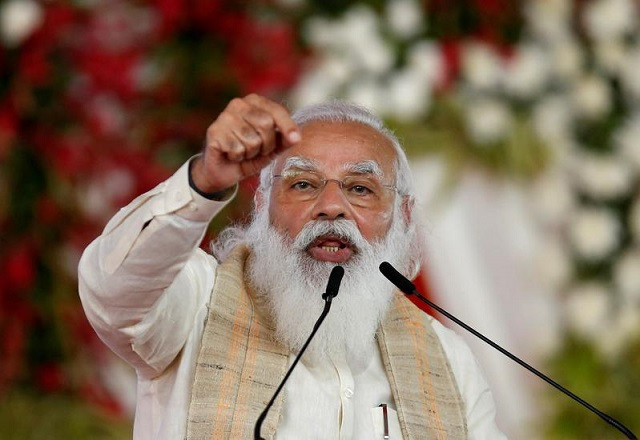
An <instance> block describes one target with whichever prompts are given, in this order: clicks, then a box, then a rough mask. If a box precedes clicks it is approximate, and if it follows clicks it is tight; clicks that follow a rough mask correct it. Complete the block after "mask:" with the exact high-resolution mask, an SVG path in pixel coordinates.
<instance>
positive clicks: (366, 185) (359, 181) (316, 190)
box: [274, 172, 387, 208]
mask: <svg viewBox="0 0 640 440" xmlns="http://www.w3.org/2000/svg"><path fill="white" fill-rule="evenodd" d="M274 178H279V179H280V180H281V183H282V185H281V187H280V189H279V192H280V194H281V196H282V197H283V198H284V199H285V200H286V201H289V202H302V201H307V200H312V199H315V198H316V197H318V195H319V194H320V192H321V191H322V190H323V189H324V187H325V186H326V185H327V184H328V183H329V182H335V183H337V184H338V185H339V186H340V189H341V190H342V193H343V194H344V196H345V197H346V199H347V200H348V201H349V203H351V204H352V205H354V206H361V207H366V208H375V207H378V206H380V205H382V204H383V203H385V202H386V191H385V190H386V189H387V188H386V187H385V186H384V185H383V184H382V183H381V182H380V181H379V180H378V179H377V178H375V177H373V176H347V177H345V178H343V179H342V180H337V179H325V178H324V177H322V176H320V175H318V174H315V173H310V172H293V173H289V174H286V175H276V176H274Z"/></svg>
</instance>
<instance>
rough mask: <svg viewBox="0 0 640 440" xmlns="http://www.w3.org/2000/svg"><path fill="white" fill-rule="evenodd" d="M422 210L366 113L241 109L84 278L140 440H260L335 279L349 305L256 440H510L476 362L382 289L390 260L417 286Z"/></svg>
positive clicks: (403, 162) (102, 248) (83, 265)
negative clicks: (228, 221)
mask: <svg viewBox="0 0 640 440" xmlns="http://www.w3.org/2000/svg"><path fill="white" fill-rule="evenodd" d="M258 172H261V174H260V186H259V188H258V190H257V192H256V195H255V212H254V215H253V218H252V220H251V222H250V224H249V225H248V227H246V228H238V227H231V228H229V229H227V230H226V231H225V232H224V233H223V234H222V236H221V239H220V241H219V242H218V243H217V245H216V246H215V247H216V249H215V252H214V253H215V254H216V257H217V259H216V258H214V257H212V256H211V255H209V254H207V253H205V252H203V251H202V250H200V249H199V248H198V244H199V243H200V241H201V239H202V237H203V234H204V232H205V230H206V229H207V226H208V224H209V222H210V220H211V219H212V218H213V216H214V215H215V214H216V213H217V212H219V211H220V210H221V208H222V207H224V205H225V203H226V202H227V201H228V200H229V199H230V198H231V197H232V196H233V194H234V192H235V188H236V186H237V183H238V181H240V180H241V179H243V178H246V177H248V176H251V175H254V174H256V173H258ZM412 193H413V191H412V183H411V177H410V172H409V167H408V163H407V159H406V157H405V155H404V152H403V150H402V148H401V146H400V144H399V142H398V140H397V139H396V138H395V136H394V135H393V134H391V133H390V132H389V131H388V130H387V129H385V128H384V127H383V125H382V124H381V122H380V121H379V120H378V119H377V118H376V117H375V116H373V115H371V114H370V113H368V112H367V111H365V110H364V109H361V108H359V107H357V106H353V105H349V104H346V103H331V104H326V105H319V106H312V107H309V108H306V109H303V110H301V111H299V112H297V113H295V114H294V115H293V116H290V115H289V113H288V112H287V110H285V109H284V108H283V107H282V106H280V105H279V104H276V103H274V102H272V101H270V100H268V99H266V98H263V97H260V96H256V95H250V96H247V97H246V98H242V99H240V98H238V99H234V100H233V101H231V102H230V104H229V105H228V106H227V108H226V109H225V110H224V111H223V112H222V113H221V114H220V115H219V116H218V118H217V119H216V121H215V122H213V123H212V125H211V126H210V127H209V129H208V130H207V136H206V144H205V147H204V150H203V152H202V154H201V155H198V156H196V157H195V158H193V159H192V160H191V161H189V162H188V163H186V164H185V165H183V166H182V167H181V168H180V169H179V170H178V171H177V172H176V173H175V174H174V175H173V176H172V177H171V178H169V179H168V180H167V181H166V182H163V183H161V184H160V185H158V186H157V187H156V188H154V189H153V190H151V191H149V192H148V193H146V194H143V195H141V196H140V197H138V198H137V199H135V200H134V201H133V202H131V203H130V204H129V206H127V207H126V208H124V209H122V210H121V211H120V212H118V214H116V216H115V217H114V218H113V219H112V220H111V221H110V222H109V223H108V224H107V226H106V228H105V230H104V232H103V233H102V235H101V236H100V237H98V238H97V239H96V240H95V241H94V242H93V243H92V244H91V245H90V246H89V247H88V248H87V249H86V251H85V253H84V255H83V257H82V260H81V262H80V295H81V298H82V302H83V305H84V308H85V311H86V314H87V316H88V318H89V320H90V321H91V323H92V325H93V326H94V328H95V329H96V331H97V333H98V334H99V335H100V337H101V338H102V339H103V340H104V342H105V343H106V344H107V345H108V346H109V347H111V349H112V350H113V351H115V352H116V353H117V354H118V355H120V356H121V357H122V358H124V359H125V360H126V361H127V362H129V363H130V364H131V365H132V366H133V367H134V368H135V369H136V371H137V375H138V389H137V392H138V397H137V399H138V404H137V411H136V417H135V428H134V437H135V438H137V439H152V438H153V439H183V438H189V439H201V438H202V439H204V438H206V439H211V438H214V439H218V438H232V439H239V438H251V437H252V436H253V428H254V424H255V422H256V419H257V417H258V415H259V414H260V412H261V411H262V410H263V408H264V407H265V405H266V403H267V401H268V400H269V399H270V397H271V396H272V394H273V392H274V390H275V389H276V387H277V386H278V384H279V382H280V380H281V379H282V377H283V375H284V373H285V372H286V370H287V368H288V366H289V365H290V363H291V362H292V360H293V358H294V357H295V354H296V353H297V352H299V350H300V348H301V347H302V345H303V343H304V341H305V340H306V338H307V337H308V335H309V334H310V332H311V329H312V327H313V324H314V322H315V321H316V319H317V318H318V316H319V315H320V312H321V310H322V308H323V300H322V297H321V295H322V293H323V292H324V289H325V286H326V283H327V279H328V275H329V273H330V271H331V269H332V268H333V267H334V266H335V265H336V264H340V265H342V266H343V267H344V269H345V276H344V281H343V282H342V286H341V288H340V293H339V295H338V297H337V298H336V299H335V300H334V301H333V308H332V310H331V312H330V313H329V315H328V317H327V319H326V320H325V322H324V324H323V326H322V327H321V328H320V330H319V332H318V333H317V335H316V338H315V339H314V340H313V342H312V344H311V345H310V346H309V349H308V350H307V352H305V354H304V356H303V358H302V362H301V363H300V364H298V367H297V369H296V370H295V371H294V373H293V374H292V376H291V378H290V380H289V382H288V383H287V385H286V386H285V388H284V397H282V398H279V399H278V400H277V401H276V404H275V406H274V407H273V409H272V410H271V412H270V413H269V416H268V417H267V419H266V422H265V424H264V426H263V428H262V435H263V436H265V437H266V438H277V439H372V438H374V439H375V438H380V439H381V438H392V439H399V438H405V439H431V438H441V439H444V438H447V439H466V438H469V439H492V440H495V439H500V438H504V436H503V435H502V434H501V433H500V432H499V430H498V429H497V427H496V425H495V422H494V412H495V410H494V403H493V400H492V397H491V393H490V391H489V389H488V387H487V384H486V382H485V381H484V379H483V377H482V375H481V372H480V370H479V368H478V366H477V364H476V362H475V360H474V358H473V356H472V355H471V353H470V351H469V350H468V348H467V347H466V346H465V345H464V344H463V343H462V341H461V340H460V339H459V338H458V336H457V335H455V334H454V333H453V332H451V331H450V330H447V329H445V328H444V327H443V326H442V325H441V324H439V323H438V322H437V321H435V320H433V319H431V318H429V317H427V316H426V315H424V314H422V313H421V312H420V311H419V310H418V309H417V308H416V307H414V306H413V305H412V304H411V303H410V302H409V301H407V300H406V299H405V298H404V297H403V296H402V295H401V294H400V293H398V292H397V291H394V288H393V286H392V285H391V283H389V282H388V281H387V280H386V279H385V278H384V277H382V276H381V275H380V274H379V272H378V265H379V264H380V262H382V261H384V260H387V261H390V262H391V263H392V264H393V265H394V266H395V267H397V268H398V269H399V270H401V271H403V272H404V273H405V274H406V275H408V276H412V275H415V273H416V269H417V267H418V265H419V262H420V254H419V250H418V249H419V245H418V242H419V240H418V236H417V228H416V225H415V223H416V222H415V219H414V218H413V216H412V208H413V197H412ZM385 430H386V432H385ZM387 434H388V435H389V437H384V436H385V435H387Z"/></svg>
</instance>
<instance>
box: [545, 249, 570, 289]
mask: <svg viewBox="0 0 640 440" xmlns="http://www.w3.org/2000/svg"><path fill="white" fill-rule="evenodd" d="M536 268H537V270H536V273H537V274H538V275H539V276H540V280H541V281H542V285H544V286H545V287H548V288H549V289H551V290H552V291H553V292H554V293H558V292H559V289H560V288H562V286H564V285H565V283H566V282H567V281H568V280H569V277H570V276H571V273H572V271H573V265H572V263H571V256H570V255H569V252H568V251H567V249H566V248H565V247H564V246H562V244H561V242H560V241H559V240H556V239H549V240H546V242H545V243H544V244H543V245H542V246H541V248H540V251H539V252H538V255H537V256H536Z"/></svg>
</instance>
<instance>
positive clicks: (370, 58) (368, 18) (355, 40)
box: [338, 5, 395, 75]
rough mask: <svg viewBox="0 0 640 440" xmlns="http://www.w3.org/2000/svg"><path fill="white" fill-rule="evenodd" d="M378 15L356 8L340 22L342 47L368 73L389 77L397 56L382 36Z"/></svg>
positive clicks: (368, 10)
mask: <svg viewBox="0 0 640 440" xmlns="http://www.w3.org/2000/svg"><path fill="white" fill-rule="evenodd" d="M379 28H380V26H379V22H378V16H377V14H376V13H375V12H374V11H373V10H372V9H371V8H369V7H367V6H363V5H356V6H354V7H352V8H351V9H349V10H348V11H347V12H346V13H345V14H344V16H343V18H342V20H341V21H340V29H339V31H338V34H339V35H340V36H341V37H340V39H339V40H338V41H339V43H338V44H339V46H341V47H342V46H344V47H345V48H346V49H347V50H348V53H349V55H350V56H353V57H354V59H355V60H356V61H357V63H358V65H359V66H361V67H362V68H363V69H364V70H365V71H366V72H370V73H374V74H379V75H381V74H383V73H386V72H387V71H388V70H389V69H390V68H391V66H392V65H393V62H394V59H395V57H394V53H393V51H392V50H391V48H390V47H389V45H388V44H387V43H386V42H385V41H384V39H383V38H382V35H381V34H380V29H379Z"/></svg>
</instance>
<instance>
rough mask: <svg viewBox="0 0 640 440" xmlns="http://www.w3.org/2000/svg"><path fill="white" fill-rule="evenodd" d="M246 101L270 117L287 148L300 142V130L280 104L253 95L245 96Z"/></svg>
mask: <svg viewBox="0 0 640 440" xmlns="http://www.w3.org/2000/svg"><path fill="white" fill-rule="evenodd" d="M246 100H247V102H249V103H251V104H252V105H255V106H256V107H259V108H261V109H263V110H266V111H267V112H268V113H269V114H270V115H271V117H272V118H273V121H274V123H275V126H276V128H277V129H278V130H279V131H280V133H282V135H283V141H284V142H285V144H287V146H289V147H291V146H293V145H295V144H297V143H298V142H300V139H301V136H300V130H299V128H298V125H297V124H296V123H295V122H294V121H293V119H291V115H290V114H289V112H288V111H287V109H285V108H284V107H283V106H281V105H280V104H277V103H275V102H273V101H271V100H269V99H267V98H264V97H262V96H259V95H255V94H252V95H249V96H247V98H246Z"/></svg>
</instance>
